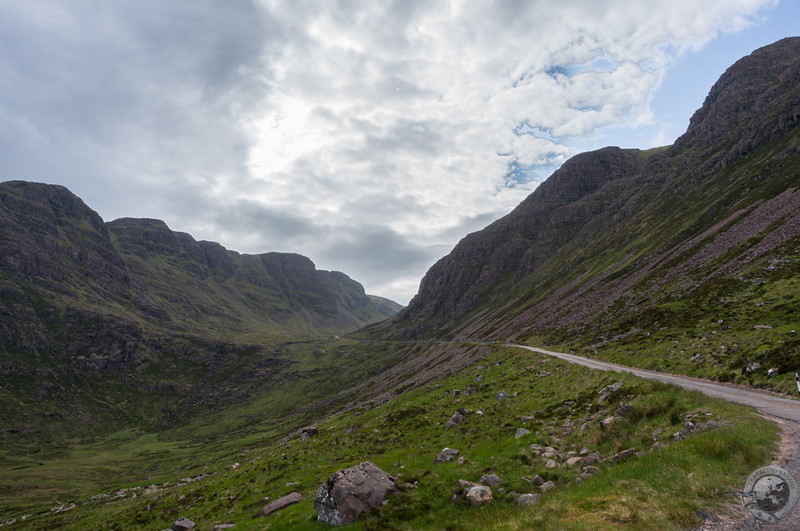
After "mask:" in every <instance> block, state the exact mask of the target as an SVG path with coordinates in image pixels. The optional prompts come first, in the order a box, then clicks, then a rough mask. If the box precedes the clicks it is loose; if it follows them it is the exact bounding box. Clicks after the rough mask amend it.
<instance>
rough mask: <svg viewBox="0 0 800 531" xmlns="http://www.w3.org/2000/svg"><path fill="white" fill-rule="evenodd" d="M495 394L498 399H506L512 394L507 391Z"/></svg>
mask: <svg viewBox="0 0 800 531" xmlns="http://www.w3.org/2000/svg"><path fill="white" fill-rule="evenodd" d="M495 396H496V397H497V399H498V400H505V399H506V398H508V397H509V396H511V395H510V394H508V393H506V392H505V391H498V392H497V394H496V395H495Z"/></svg>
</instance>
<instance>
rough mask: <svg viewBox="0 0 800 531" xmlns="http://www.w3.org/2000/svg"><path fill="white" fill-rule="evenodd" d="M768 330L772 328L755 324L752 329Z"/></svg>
mask: <svg viewBox="0 0 800 531" xmlns="http://www.w3.org/2000/svg"><path fill="white" fill-rule="evenodd" d="M770 328H772V327H771V326H770V325H765V324H757V325H755V326H754V327H753V330H769V329H770Z"/></svg>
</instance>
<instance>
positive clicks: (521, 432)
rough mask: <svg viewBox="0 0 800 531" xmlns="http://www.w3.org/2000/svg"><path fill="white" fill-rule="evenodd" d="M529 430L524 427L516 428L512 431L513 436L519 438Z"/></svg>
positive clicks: (528, 432)
mask: <svg viewBox="0 0 800 531" xmlns="http://www.w3.org/2000/svg"><path fill="white" fill-rule="evenodd" d="M530 432H531V430H526V429H525V428H517V431H516V432H514V438H515V439H520V438H522V437H525V436H526V435H528V434H530Z"/></svg>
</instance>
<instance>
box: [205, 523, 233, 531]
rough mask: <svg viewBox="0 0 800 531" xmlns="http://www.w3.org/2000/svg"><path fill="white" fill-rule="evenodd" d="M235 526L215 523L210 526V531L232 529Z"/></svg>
mask: <svg viewBox="0 0 800 531" xmlns="http://www.w3.org/2000/svg"><path fill="white" fill-rule="evenodd" d="M234 527H236V526H235V525H234V524H217V525H215V526H214V527H212V528H211V531H222V530H223V529H232V528H234Z"/></svg>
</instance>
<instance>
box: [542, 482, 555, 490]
mask: <svg viewBox="0 0 800 531" xmlns="http://www.w3.org/2000/svg"><path fill="white" fill-rule="evenodd" d="M554 488H556V484H555V483H553V482H552V481H548V482H546V483H544V484H542V486H540V487H539V490H541V491H542V492H547V491H548V490H551V489H554Z"/></svg>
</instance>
